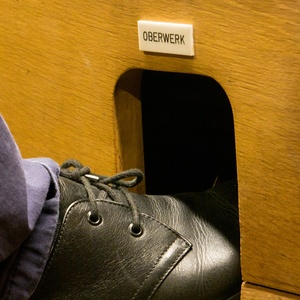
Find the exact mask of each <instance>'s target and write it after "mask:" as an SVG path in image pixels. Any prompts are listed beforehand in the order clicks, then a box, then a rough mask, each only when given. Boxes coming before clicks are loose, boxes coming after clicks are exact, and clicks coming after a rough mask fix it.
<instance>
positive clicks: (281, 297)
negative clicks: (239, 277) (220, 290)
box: [241, 283, 300, 300]
mask: <svg viewBox="0 0 300 300" xmlns="http://www.w3.org/2000/svg"><path fill="white" fill-rule="evenodd" d="M292 299H295V300H299V299H300V296H297V295H294V294H288V293H284V292H281V291H277V290H272V289H268V288H264V287H261V286H256V285H253V284H250V283H244V284H243V286H242V296H241V300H292Z"/></svg>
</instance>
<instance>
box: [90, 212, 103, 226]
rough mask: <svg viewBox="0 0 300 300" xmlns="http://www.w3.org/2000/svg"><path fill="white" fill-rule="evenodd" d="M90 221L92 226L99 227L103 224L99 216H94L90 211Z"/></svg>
mask: <svg viewBox="0 0 300 300" xmlns="http://www.w3.org/2000/svg"><path fill="white" fill-rule="evenodd" d="M88 221H89V223H90V224H91V225H94V226H97V225H100V224H101V223H102V218H101V217H100V216H99V215H92V213H91V212H90V211H89V212H88Z"/></svg>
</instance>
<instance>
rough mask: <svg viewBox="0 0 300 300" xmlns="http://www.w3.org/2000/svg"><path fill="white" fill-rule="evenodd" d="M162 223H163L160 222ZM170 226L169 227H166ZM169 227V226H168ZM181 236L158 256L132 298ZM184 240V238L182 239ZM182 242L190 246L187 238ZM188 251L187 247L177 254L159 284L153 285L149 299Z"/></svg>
mask: <svg viewBox="0 0 300 300" xmlns="http://www.w3.org/2000/svg"><path fill="white" fill-rule="evenodd" d="M160 224H161V223H160ZM166 228H168V227H166ZM168 229H169V228H168ZM179 239H180V238H178V237H177V238H176V239H175V240H174V241H173V242H172V243H170V244H169V245H168V246H167V248H166V249H165V250H164V252H163V253H162V254H161V255H160V256H159V257H158V258H157V260H156V262H155V263H154V265H153V267H152V268H151V269H150V270H149V272H148V274H147V276H146V277H145V279H144V280H143V282H142V283H141V284H140V286H139V288H138V289H137V291H136V292H135V294H134V295H133V297H132V300H134V299H135V297H136V296H137V294H138V292H139V291H140V290H141V289H142V287H143V286H144V284H145V283H146V281H147V280H148V278H149V277H150V275H151V274H152V272H153V271H154V269H155V268H156V266H157V265H158V264H159V262H160V260H161V259H162V257H163V256H164V255H165V254H166V252H167V251H168V250H169V249H170V248H171V247H172V245H173V244H174V243H175V242H176V241H177V240H179ZM181 240H182V239H181ZM182 242H184V244H185V245H186V246H190V245H189V244H188V243H187V242H186V241H185V240H182ZM185 251H186V249H185V248H183V249H182V251H181V252H180V253H179V255H177V257H176V259H175V261H174V262H173V263H172V265H171V266H170V267H169V268H168V269H167V271H166V272H164V274H163V276H161V277H160V278H159V280H158V282H157V284H156V285H155V286H154V287H153V289H152V292H151V293H150V295H149V297H148V298H147V299H151V297H152V295H153V294H154V292H155V291H156V289H157V287H158V286H159V285H160V284H161V282H162V281H163V280H164V278H165V277H166V275H167V274H168V273H169V271H170V270H172V268H173V267H174V266H175V265H176V264H177V263H178V261H179V260H180V258H181V257H182V256H183V255H184V254H185V253H184V252H185Z"/></svg>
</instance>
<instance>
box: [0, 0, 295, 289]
mask: <svg viewBox="0 0 300 300" xmlns="http://www.w3.org/2000/svg"><path fill="white" fill-rule="evenodd" d="M0 9H1V13H2V17H1V20H0V101H1V102H0V103H1V113H2V114H3V115H4V117H5V118H6V120H7V122H8V123H9V125H10V127H11V129H12V132H13V134H14V135H15V137H16V139H17V142H18V144H19V145H20V148H21V151H22V153H23V155H24V156H25V157H29V156H30V157H32V156H41V155H42V156H50V157H52V158H54V159H55V160H57V161H58V162H62V161H63V160H64V159H66V158H69V157H77V158H79V159H80V160H81V161H83V162H84V163H86V164H89V165H91V166H94V167H93V168H94V169H96V171H97V172H101V173H107V174H110V173H113V172H115V171H117V170H118V169H120V168H122V166H124V165H126V164H127V163H126V161H125V162H124V158H125V157H129V155H127V154H126V151H129V150H127V149H130V151H132V150H131V147H130V146H129V145H128V144H126V143H125V142H122V143H119V141H123V140H126V138H125V137H120V136H119V137H118V138H117V136H118V135H119V134H120V133H121V132H124V130H123V129H122V128H118V124H117V123H116V122H115V120H116V118H115V99H114V95H115V85H116V83H117V81H118V79H119V78H120V76H121V75H122V74H124V73H125V72H127V71H128V70H130V69H151V70H165V71H171V72H184V73H193V74H203V75H207V76H210V77H213V78H214V79H215V80H217V81H218V82H219V83H220V84H221V85H222V87H223V88H224V90H225V91H226V92H227V94H228V97H229V99H230V101H231V104H232V107H233V113H234V118H235V132H236V147H237V163H238V176H239V197H240V216H241V234H242V236H241V243H242V264H243V266H242V267H243V276H244V279H245V280H247V281H250V282H253V283H257V284H261V285H265V286H270V287H274V288H278V289H282V290H287V291H290V292H294V293H298V294H300V276H299V269H300V259H299V257H300V247H299V246H300V245H299V241H300V221H299V220H300V209H299V199H300V187H299V182H300V168H299V165H300V134H299V132H300V101H299V99H300V73H299V69H300V30H299V23H300V10H299V1H298V0H288V1H271V0H269V1H259V2H255V3H254V2H253V1H251V0H243V1H241V0H226V1H222V2H221V1H217V0H205V1H199V0H192V1H175V0H174V1H173V0H171V1H168V2H167V1H164V0H162V1H156V0H154V1H129V0H123V1H121V0H120V1H108V2H107V1H106V2H103V1H90V0H85V1H83V0H74V1H72V2H69V1H60V2H57V1H49V0H48V1H47V0H46V1H42V2H41V1H29V0H27V1H26V0H23V1H4V0H0ZM139 19H147V20H154V21H155V20H157V21H170V22H184V23H192V24H194V32H195V37H194V38H195V57H194V58H184V57H180V56H169V55H155V54H153V55H152V54H146V53H143V52H140V51H139V50H138V43H137V26H136V21H137V20H139ZM120 94H121V95H122V96H121V97H122V99H123V101H126V99H127V97H126V93H123V92H120V93H119V91H117V92H116V96H117V95H120ZM124 95H125V96H124ZM117 97H118V96H117ZM130 98H132V97H131V96H129V98H128V99H130ZM122 124H124V123H122ZM120 126H121V125H120ZM116 132H117V135H116ZM118 132H119V134H118ZM137 151H140V150H137ZM132 154H133V153H132ZM136 157H138V158H137V160H136V161H137V164H139V165H141V166H142V162H141V160H142V158H140V155H137V156H136ZM125 160H126V159H125Z"/></svg>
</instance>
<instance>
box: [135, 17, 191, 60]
mask: <svg viewBox="0 0 300 300" xmlns="http://www.w3.org/2000/svg"><path fill="white" fill-rule="evenodd" d="M138 36H139V49H140V50H141V51H149V52H156V53H168V54H179V55H187V56H194V38H193V25H190V24H178V23H166V22H153V21H138Z"/></svg>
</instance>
